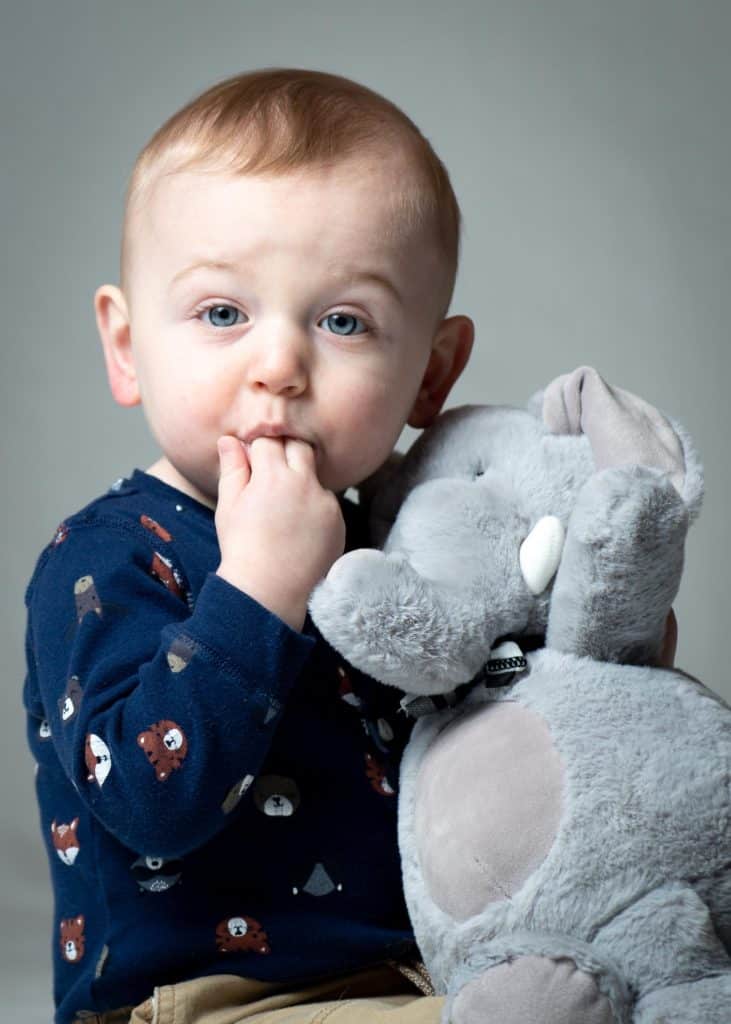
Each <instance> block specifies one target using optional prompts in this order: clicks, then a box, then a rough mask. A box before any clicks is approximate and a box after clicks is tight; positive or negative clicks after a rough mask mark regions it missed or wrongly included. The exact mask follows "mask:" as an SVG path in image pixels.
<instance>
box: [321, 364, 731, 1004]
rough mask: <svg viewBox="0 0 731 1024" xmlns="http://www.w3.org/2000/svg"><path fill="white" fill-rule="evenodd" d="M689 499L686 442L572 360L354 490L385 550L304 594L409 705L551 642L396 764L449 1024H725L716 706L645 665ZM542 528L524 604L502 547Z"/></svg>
mask: <svg viewBox="0 0 731 1024" xmlns="http://www.w3.org/2000/svg"><path fill="white" fill-rule="evenodd" d="M597 396H598V397H597ZM594 402H596V403H598V404H597V405H596V406H593V405H592V403H594ZM542 408H545V409H547V410H548V417H547V418H548V419H549V421H553V423H554V426H555V424H556V422H559V423H560V424H563V429H571V430H574V431H575V430H576V429H578V428H583V429H586V430H588V431H589V434H588V435H587V434H576V433H573V434H555V433H552V432H551V431H550V430H549V429H548V428H547V427H546V425H545V424H544V422H542V420H541V418H540V417H539V415H538V412H539V410H540V409H542ZM577 425H578V426H577ZM615 427H616V430H617V436H618V437H619V438H620V441H621V443H620V444H619V445H618V447H617V448H616V449H614V448H613V445H612V436H613V429H614V428H615ZM633 451H634V452H636V453H637V459H636V461H633V460H632V458H631V454H632V452H633ZM596 453H599V455H598V457H596V462H595V455H596ZM653 463H654V464H653ZM597 464H599V465H600V467H601V468H597ZM702 492H703V476H702V469H701V466H700V462H699V460H698V458H697V455H696V453H695V449H694V446H693V444H692V441H691V439H690V437H689V436H688V435H687V433H686V432H685V431H684V430H683V428H682V427H680V425H679V424H677V423H675V422H674V421H672V420H670V419H669V418H668V417H665V416H663V415H662V414H661V413H659V412H657V411H656V410H653V409H652V408H651V407H650V406H648V405H647V403H644V402H642V401H641V400H639V399H635V398H634V396H632V395H630V394H629V393H627V392H620V391H617V392H616V393H615V392H613V390H612V389H611V388H609V387H608V386H607V385H605V384H604V382H603V381H601V378H598V375H596V373H595V371H592V370H590V369H588V368H580V370H579V371H575V373H574V374H573V375H568V376H567V377H563V378H559V379H558V381H557V382H554V383H553V384H552V385H550V386H549V388H548V389H547V390H546V393H545V395H542V396H534V398H533V399H531V401H530V403H529V409H528V410H527V411H526V410H519V409H513V408H508V407H481V406H471V407H470V406H468V407H463V408H461V409H454V410H451V411H450V412H447V413H444V414H443V415H442V416H441V417H440V418H439V420H438V421H437V423H436V424H435V425H434V426H433V427H431V428H430V429H429V430H427V431H425V432H424V433H423V434H422V436H421V437H420V438H419V440H418V441H417V442H416V444H415V445H414V446H413V447H412V449H411V450H410V451H409V452H408V453H407V455H406V456H405V457H403V459H400V460H394V462H393V464H392V465H391V466H390V467H388V468H387V470H385V471H384V472H383V473H382V474H381V476H380V478H379V481H378V486H377V487H376V488H375V489H374V490H373V491H372V492H371V494H372V515H373V523H374V528H375V530H376V531H377V532H378V536H379V538H380V541H381V543H382V547H383V550H382V551H372V550H369V551H354V552H351V553H349V554H348V555H345V556H344V557H343V558H342V559H340V560H339V561H338V562H337V563H336V564H335V565H334V566H333V569H332V570H331V572H330V574H329V575H328V578H327V579H326V580H325V581H323V582H322V583H321V584H320V585H319V586H318V588H316V590H315V592H314V593H313V595H312V599H311V602H310V611H311V614H312V617H313V619H314V621H315V622H316V624H317V625H318V627H319V628H320V630H321V632H322V633H323V635H324V636H325V637H326V638H327V639H328V640H329V642H330V643H332V644H333V646H334V647H336V648H337V649H338V650H339V651H340V653H341V654H343V655H344V657H346V658H347V659H348V660H349V661H350V662H351V663H352V664H354V665H356V666H357V667H358V668H361V669H363V670H365V671H367V672H369V673H371V674H372V675H373V676H375V677H376V678H378V679H380V680H382V681H383V682H385V683H388V684H390V685H394V686H399V687H400V688H401V689H403V690H405V691H407V692H411V693H420V694H437V693H448V692H449V691H452V690H453V689H454V688H455V687H456V686H457V685H459V684H461V683H464V682H466V681H468V680H471V679H472V678H473V677H474V676H475V674H476V673H477V672H478V671H479V670H480V669H481V667H482V666H483V665H484V663H485V661H486V659H487V656H488V653H489V651H490V648H491V647H492V646H493V644H494V643H495V641H496V639H498V638H500V637H504V636H506V635H510V636H512V637H516V638H518V640H520V637H522V636H523V637H524V636H535V635H536V634H545V636H546V646H545V648H542V649H539V650H536V651H534V652H533V653H531V654H529V655H528V668H527V670H526V671H525V672H523V673H521V674H519V675H517V676H516V677H515V678H514V679H509V681H508V683H507V685H504V686H501V687H499V688H488V687H486V686H485V685H483V684H481V683H478V684H476V685H474V686H473V688H472V689H471V690H470V691H469V693H468V695H467V697H466V698H465V699H464V700H463V701H462V703H460V704H459V705H457V706H456V707H451V708H449V709H447V710H445V711H441V712H436V713H434V714H430V715H427V716H426V717H424V718H421V719H419V721H417V723H416V725H415V727H414V731H413V734H412V738H411V741H410V743H409V745H408V747H407V750H406V753H405V755H404V759H403V764H402V774H401V789H400V824H399V830H400V833H399V842H400V848H401V854H402V861H403V872H404V886H405V892H406V898H407V902H408V906H409V911H410V913H411V917H412V921H413V925H414V929H415V934H416V936H417V941H418V942H419V945H420V948H421V951H422V955H423V957H424V961H425V963H426V965H427V967H428V968H429V970H430V973H431V975H432V978H433V981H434V983H435V986H436V988H437V990H438V991H440V992H446V993H448V996H449V998H448V1000H447V1004H446V1008H445V1015H444V1020H445V1021H450V1022H452V1024H478V1022H482V1021H483V1020H485V1016H484V1015H485V1013H487V1012H488V1010H489V1012H490V1013H491V1014H492V1018H491V1019H495V1018H494V1014H495V1013H496V1012H498V1011H496V1009H495V1008H496V1007H497V1008H498V1010H499V1012H498V1017H499V1020H500V1022H501V1024H518V1022H519V1021H521V1022H522V1021H525V1020H528V1019H530V1020H533V1019H535V1020H536V1021H539V1020H540V1021H541V1024H553V1022H554V1021H555V1024H580V1022H582V1021H583V1022H586V1021H587V1020H588V1019H592V1020H596V1021H602V1022H604V1021H607V1022H608V1021H610V1020H611V1021H614V1022H617V1024H618V1022H627V1024H628V1022H630V1021H633V1022H635V1024H650V1022H655V1024H657V1022H659V1021H673V1022H675V1021H677V1022H680V1021H683V1022H684V1024H701V1022H703V1024H723V1022H728V1021H729V1020H731V958H730V955H729V954H730V942H731V813H730V812H731V789H730V787H731V709H729V708H728V706H727V705H726V704H725V703H724V702H723V701H722V700H721V699H720V698H719V697H718V696H716V695H715V694H714V693H713V692H712V691H710V690H708V689H707V688H705V687H704V686H703V685H702V684H701V683H699V682H698V681H697V680H694V679H693V678H692V677H689V676H687V675H686V674H685V673H682V672H678V671H672V670H667V669H661V668H654V667H652V665H653V663H655V662H656V661H657V657H658V654H659V651H660V647H661V642H662V637H663V625H664V621H665V617H666V615H667V613H668V611H669V609H670V607H671V604H672V601H673V599H674V598H675V595H676V593H677V589H678V585H679V582H680V577H681V573H682V566H683V550H684V542H685V536H686V532H687V529H688V524H689V522H690V521H691V520H692V519H693V518H694V517H695V516H696V515H697V514H698V511H699V508H700V503H701V499H702ZM546 515H553V516H557V517H558V518H559V519H560V520H561V522H562V524H563V526H564V528H565V531H566V540H565V546H564V549H563V554H562V558H561V561H560V564H559V567H558V571H557V573H556V576H555V579H554V580H553V581H552V583H551V584H549V586H548V588H547V589H546V591H545V592H543V593H542V594H539V595H533V594H532V593H531V592H530V589H529V588H528V587H527V586H526V583H525V581H524V580H523V578H522V575H521V571H520V564H519V557H518V554H519V550H520V545H521V543H522V541H523V540H524V539H525V537H526V536H527V535H528V533H529V532H530V530H531V529H532V527H533V526H534V525H535V523H536V522H537V521H538V520H539V519H540V518H541V517H543V516H546ZM518 794H519V797H518ZM567 964H568V965H569V966H568V967H567ZM498 967H499V968H500V970H497V968H498ZM582 978H583V979H584V981H582ZM518 993H520V995H519V997H518V995H517V994H518ZM588 1006H591V1012H589V1010H588V1009H587V1007H588ZM551 1007H553V1009H551ZM537 1008H538V1009H537ZM531 1014H533V1016H530V1015H531ZM536 1014H537V1015H536ZM541 1014H543V1015H542V1016H541ZM592 1014H593V1016H591V1015H592ZM587 1015H588V1016H587Z"/></svg>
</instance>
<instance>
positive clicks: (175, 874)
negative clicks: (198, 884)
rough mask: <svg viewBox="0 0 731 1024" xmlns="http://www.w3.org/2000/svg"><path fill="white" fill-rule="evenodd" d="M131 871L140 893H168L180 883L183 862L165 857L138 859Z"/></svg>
mask: <svg viewBox="0 0 731 1024" xmlns="http://www.w3.org/2000/svg"><path fill="white" fill-rule="evenodd" d="M130 870H131V871H132V877H133V878H134V879H135V881H136V882H137V884H138V885H139V887H140V892H167V891H168V889H172V887H173V886H174V885H175V883H176V882H178V881H180V876H181V874H182V873H183V862H182V860H180V859H178V860H165V859H164V858H163V857H138V858H137V860H136V861H135V862H134V864H133V865H132V867H131V869H130Z"/></svg>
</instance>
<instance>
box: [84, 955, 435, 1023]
mask: <svg viewBox="0 0 731 1024" xmlns="http://www.w3.org/2000/svg"><path fill="white" fill-rule="evenodd" d="M430 990H431V986H430V985H429V982H428V979H427V978H426V976H425V972H424V969H423V967H422V966H421V965H416V966H414V967H412V966H410V965H403V964H398V965H396V964H394V965H387V964H384V965H382V966H379V967H373V968H369V969H367V970H363V971H358V972H357V973H355V974H348V975H341V976H338V977H335V978H330V979H327V980H325V981H320V982H318V983H317V984H315V985H309V986H307V987H306V988H302V989H297V990H293V989H287V988H286V987H284V986H282V985H278V984H271V983H269V982H264V981H253V980H250V979H247V978H239V977H236V976H235V975H231V974H216V975H211V976H209V977H205V978H194V979H192V980H191V981H183V982H180V983H179V984H177V985H163V986H161V987H160V988H156V989H155V992H154V995H153V996H151V997H150V999H147V1000H146V1001H145V1002H144V1003H141V1004H140V1005H139V1006H135V1007H133V1008H132V1007H127V1008H126V1009H123V1010H115V1011H114V1012H112V1013H104V1014H99V1015H98V1016H97V1017H96V1021H94V1018H92V1019H91V1021H90V1020H89V1019H88V1018H86V1019H85V1020H84V1021H83V1022H79V1024H239V1022H240V1021H251V1022H252V1024H325V1022H327V1024H439V1019H440V1015H441V1011H442V1007H443V1005H444V997H443V996H434V995H425V994H424V993H425V992H429V991H430Z"/></svg>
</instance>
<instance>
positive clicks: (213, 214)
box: [138, 154, 423, 262]
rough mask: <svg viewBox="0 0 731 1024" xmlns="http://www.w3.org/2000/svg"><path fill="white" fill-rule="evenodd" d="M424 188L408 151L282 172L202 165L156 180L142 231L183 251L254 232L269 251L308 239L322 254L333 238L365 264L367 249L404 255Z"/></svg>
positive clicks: (336, 253) (159, 246) (163, 246)
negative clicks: (411, 171)
mask: <svg viewBox="0 0 731 1024" xmlns="http://www.w3.org/2000/svg"><path fill="white" fill-rule="evenodd" d="M415 191H418V183H414V184H410V183H409V181H408V169H407V166H406V163H405V161H404V158H403V156H402V155H400V154H392V155H391V157H390V158H382V159H381V158H377V157H376V156H375V155H370V156H365V157H363V158H359V159H351V160H349V161H340V162H338V163H334V164H332V165H330V166H326V167H315V168H309V167H305V168H299V169H296V170H293V171H290V172H286V173H279V174H276V175H271V174H265V173H257V174H254V175H251V174H249V175H247V174H241V173H239V174H232V173H231V172H229V171H226V170H225V169H217V168H212V169H207V168H200V169H195V168H194V169H190V170H181V171H173V172H172V173H166V174H163V175H161V176H160V177H159V179H158V180H156V181H155V182H154V183H153V184H152V186H151V188H150V191H149V194H148V197H147V201H146V203H145V211H144V216H141V217H140V218H139V224H138V230H139V231H140V233H141V234H142V235H146V236H147V238H148V241H149V242H150V244H151V245H152V248H153V249H156V250H158V251H159V252H160V253H162V252H163V251H165V250H169V251H171V252H172V255H173V256H174V257H176V258H177V257H178V256H180V255H181V254H183V253H187V252H188V251H190V252H191V253H192V252H194V251H196V252H201V251H206V250H207V251H209V252H216V253H217V254H220V255H221V256H222V257H225V255H226V251H227V250H231V252H230V255H234V250H235V249H236V248H238V247H239V246H240V247H241V248H242V249H244V248H245V247H246V246H245V242H246V240H247V239H248V240H249V241H250V242H251V243H252V245H254V243H255V244H256V246H258V247H260V249H262V250H265V249H266V247H267V246H270V247H275V246H277V245H280V246H283V245H287V244H289V245H292V246H296V245H298V244H300V243H301V244H302V245H303V247H306V248H307V250H308V251H313V252H314V249H315V247H317V248H318V250H319V251H324V250H325V249H326V248H327V247H328V246H329V247H330V248H331V249H332V253H333V259H336V260H340V259H343V258H349V259H350V260H351V261H352V262H357V261H358V258H359V255H360V254H361V253H363V252H364V251H367V252H368V254H369V255H370V256H374V255H375V256H377V257H378V258H380V259H383V260H385V261H389V260H402V259H403V257H404V256H405V255H406V254H407V252H408V250H409V249H410V248H411V247H413V245H414V242H415V239H416V237H417V236H418V235H419V233H420V231H421V230H422V229H423V225H420V224H419V223H418V217H417V216H415V212H414V209H415V208H414V204H413V201H412V196H413V194H414V192H415ZM140 212H141V211H140ZM303 251H304V249H303Z"/></svg>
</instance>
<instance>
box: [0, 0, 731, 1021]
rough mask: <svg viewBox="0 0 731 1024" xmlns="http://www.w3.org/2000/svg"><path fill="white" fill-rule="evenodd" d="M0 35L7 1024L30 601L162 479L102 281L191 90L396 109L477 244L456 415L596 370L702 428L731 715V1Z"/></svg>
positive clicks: (117, 23) (21, 884) (174, 0)
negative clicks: (149, 147) (278, 75)
mask: <svg viewBox="0 0 731 1024" xmlns="http://www.w3.org/2000/svg"><path fill="white" fill-rule="evenodd" d="M0 40H1V42H0V104H1V105H2V107H1V116H2V124H1V125H0V127H1V128H2V136H1V137H0V153H2V174H3V188H2V190H1V191H0V204H1V216H2V222H1V223H2V233H3V239H4V242H5V245H4V247H3V250H4V251H3V272H2V275H1V278H0V287H1V288H2V307H1V308H2V325H3V337H2V347H1V351H2V399H3V400H2V406H1V407H2V418H3V423H2V437H3V443H2V450H3V455H4V461H5V465H4V475H5V479H6V481H7V489H6V495H7V500H6V501H5V503H4V504H5V508H6V509H7V515H8V521H7V523H6V526H5V528H4V530H3V536H4V537H5V541H6V544H5V558H4V564H5V566H6V569H7V576H6V585H5V588H4V605H5V606H4V610H3V615H2V629H3V638H4V643H3V649H4V651H5V671H4V675H5V681H4V686H3V688H2V697H1V699H2V706H1V707H0V729H1V730H2V746H1V749H2V751H3V757H4V770H3V771H2V773H1V775H0V787H2V788H1V792H2V800H3V803H2V810H3V816H2V822H3V829H2V836H3V839H2V866H1V867H2V870H1V872H0V919H1V920H2V924H3V926H2V929H1V931H0V935H1V936H2V937H1V938H0V942H1V943H2V951H1V953H0V972H2V975H1V977H2V990H3V992H2V995H3V1004H4V1009H3V1019H7V1020H10V1019H13V1020H15V1019H18V1020H20V1019H22V1020H23V1021H24V1024H41V1022H43V1021H47V1020H48V1019H49V1018H50V1014H51V1010H50V1006H51V1001H50V977H49V969H50V968H49V964H50V944H51V941H54V942H55V941H56V936H55V934H54V935H53V936H52V937H51V933H50V927H51V909H52V908H51V901H50V891H49V886H48V876H47V867H46V863H45V855H44V853H43V851H42V848H41V843H40V837H39V832H38V824H37V814H36V809H35V804H34V797H33V764H32V761H31V758H30V755H29V753H28V752H27V749H26V746H25V737H24V722H23V717H22V713H21V704H20V694H21V687H22V682H23V677H24V664H23V629H24V613H23V591H24V587H25V584H26V582H27V580H28V577H29V575H30V572H31V570H32V567H33V564H34V562H35V559H36V557H37V555H38V553H39V551H40V549H41V547H42V546H43V545H44V544H45V543H46V542H47V541H48V540H49V539H50V537H51V535H52V532H53V530H54V528H55V526H56V525H57V523H58V522H59V521H60V520H61V519H62V518H63V517H64V515H66V514H68V513H70V512H72V511H74V510H76V509H77V508H79V507H80V506H81V505H82V504H84V503H86V502H87V501H88V500H90V499H91V498H92V497H94V496H95V495H97V494H98V493H99V492H100V491H101V490H103V489H105V488H106V487H107V486H108V485H109V484H110V483H111V482H112V481H113V480H114V479H115V478H116V477H117V476H119V475H121V474H124V473H127V472H129V471H130V470H131V469H132V468H133V467H134V466H139V467H140V468H145V467H146V466H147V465H149V464H150V463H151V462H152V461H153V460H154V459H155V458H156V451H155V448H154V446H153V444H152V442H151V441H150V440H149V438H148V437H147V434H146V428H145V425H144V422H143V419H142V415H141V413H140V412H139V410H123V409H121V408H118V407H117V406H115V405H114V404H113V402H112V400H111V398H110V396H109V394H108V392H107V389H106V382H105V376H104V370H103V363H102V357H101V349H100V347H99V344H98V341H97V338H96V328H95V324H94V319H93V311H92V295H93V292H94V289H95V288H96V286H97V285H99V284H101V283H102V282H105V281H117V279H118V278H117V275H118V264H117V253H118V240H119V228H120V219H121V203H122V195H123V189H124V185H125V180H126V176H127V174H128V173H129V170H130V168H131V166H132V162H133V160H134V157H135V154H136V153H137V151H138V150H139V148H140V147H141V146H142V145H143V143H144V142H145V141H146V140H147V138H148V137H149V136H150V135H151V133H152V132H153V131H154V130H155V128H157V127H158V125H159V124H160V123H161V122H162V120H164V119H165V118H166V117H167V116H168V115H169V114H170V113H171V112H172V111H173V110H174V109H176V108H177V107H179V106H180V105H181V104H182V103H183V102H184V101H186V100H188V99H189V98H190V97H192V96H193V95H194V94H195V93H197V92H198V91H200V90H201V89H203V88H204V87H206V86H208V85H210V84H212V83H213V82H214V81H217V80H219V79H220V78H222V77H224V76H226V75H229V74H233V73H235V72H238V71H240V70H244V69H251V68H254V67H261V66H267V65H269V66H271V65H297V66H302V67H312V68H319V69H323V70H328V71H334V72H337V73H341V74H346V75H349V76H351V77H353V78H356V79H358V80H360V81H362V82H364V83H365V84H367V85H370V86H371V87H373V88H375V89H377V90H378V91H381V92H383V93H385V94H386V95H387V96H389V97H391V98H392V99H393V100H395V101H396V102H397V103H398V104H400V105H401V106H402V107H403V108H404V109H405V110H406V111H407V113H409V114H410V115H411V116H412V117H413V118H414V120H415V121H416V122H417V124H419V126H420V127H421V129H422V131H423V132H424V133H425V134H426V135H427V136H428V137H429V138H430V139H431V141H432V143H433V144H434V146H435V148H436V150H437V151H438V152H439V154H440V155H441V156H442V158H443V159H444V161H445V162H446V164H447V166H448V168H449V170H450V172H451V174H452V178H453V182H454V186H455V189H456V191H457V193H458V196H459V198H460V201H461V205H462V209H463V212H464V217H465V222H466V230H465V234H464V248H463V257H462V265H461V271H460V276H459V281H458V287H457V291H456V295H455V300H454V303H453V306H452V312H453V313H457V312H461V313H467V314H469V315H470V316H472V317H473V319H474V320H475V322H476V327H477V345H476V350H475V353H474V356H473V358H472V361H471V364H470V366H469V368H468V371H467V373H466V375H465V376H464V378H463V379H462V381H461V382H460V383H459V385H458V387H457V388H456V390H455V392H454V393H453V397H452V399H451V401H450V404H461V403H464V402H480V401H518V402H522V401H523V400H524V399H525V398H526V397H527V396H528V395H529V394H530V393H531V392H532V391H533V390H534V389H536V388H537V387H539V386H541V385H542V384H544V383H545V382H547V381H548V380H549V379H550V378H551V377H552V376H554V375H555V374H556V373H559V372H564V371H567V370H570V369H572V368H573V367H574V366H576V365H579V364H580V363H590V364H593V365H594V366H596V367H597V368H598V369H599V370H600V371H601V372H602V373H603V374H604V375H605V376H606V377H607V379H608V380H609V381H611V382H613V383H615V384H619V385H622V386H624V387H626V388H629V389H630V390H635V391H637V392H639V393H640V394H641V395H643V396H645V397H646V398H648V399H649V400H650V401H652V402H654V403H655V404H657V405H659V406H660V407H661V408H663V409H665V410H667V411H670V412H672V413H673V414H675V415H676V416H677V417H678V418H679V419H680V420H681V421H682V422H684V423H685V425H686V426H687V427H688V428H689V429H690V430H691V432H692V433H693V434H694V435H695V437H696V439H697V441H698V444H699V447H700V451H701V454H702V456H703V457H704V461H705V466H706V480H707V498H706V505H705V509H704V511H703V514H702V516H701V519H700V521H699V523H698V524H697V526H696V527H695V529H694V531H693V534H692V538H691V540H690V543H689V550H688V561H687V571H686V575H685V580H684V584H683V588H682V591H681V594H680V596H679V599H678V602H677V606H676V607H677V612H678V618H679V622H680V646H679V652H678V663H679V664H680V665H681V666H683V667H685V668H687V669H688V670H690V671H692V672H694V673H695V674H698V675H700V676H701V677H703V678H704V679H705V680H706V681H707V682H708V683H709V684H710V685H711V686H713V687H714V688H716V689H717V690H718V691H719V692H721V693H724V694H725V695H726V696H727V697H731V685H730V683H729V679H728V674H727V668H726V656H725V654H724V644H725V641H726V638H727V634H726V630H727V628H728V625H727V621H728V616H727V611H726V606H725V597H726V591H725V590H724V587H725V585H726V584H727V582H728V580H729V575H730V574H731V556H730V555H729V548H728V545H727V544H726V542H725V541H724V540H723V538H724V532H723V531H724V529H725V526H724V523H725V522H726V519H727V509H728V506H729V497H730V493H729V491H730V488H729V483H730V480H731V473H729V466H728V459H727V445H728V440H729V426H730V423H731V417H730V415H729V405H728V394H727V392H728V384H729V369H730V367H731V359H730V355H729V340H728V328H727V324H728V322H729V319H731V298H730V290H731V287H730V285H731V282H730V281H729V270H730V269H731V266H730V264H731V260H730V258H729V257H730V251H729V250H730V239H731V203H730V201H729V194H728V183H729V157H730V155H731V148H730V144H729V120H728V110H729V96H731V61H729V59H728V54H729V49H730V44H731V4H729V3H727V2H724V0H719V2H713V0H687V2H686V3H680V2H676V0H603V2H593V0H576V2H570V0H567V2H563V0H546V2H543V3H541V2H536V3H535V4H530V5H528V4H525V3H522V2H516V0H504V2H502V3H499V2H489V0H487V2H486V0H452V2H451V3H448V4H444V3H438V2H436V0H429V2H418V0H368V2H367V3H362V4H361V3H353V2H349V0H308V2H306V3H302V2H299V0H298V2H295V0H285V2H282V3H275V2H273V0H250V2H244V0H206V2H205V3H195V2H193V0H164V2H163V0H152V2H151V3H150V2H148V3H144V4H143V3H141V2H140V3H132V2H130V0H127V2H126V3H119V2H117V0H114V2H112V0H88V2H82V0H43V2H38V0H24V2H23V4H22V5H21V4H12V5H11V4H9V3H6V4H4V5H3V10H2V21H1V22H0ZM326 226H327V225H326V214H324V215H323V228H324V229H325V228H326ZM411 433H412V432H407V433H406V434H405V436H404V438H403V444H406V443H408V441H409V440H410V437H411ZM6 993H7V995H6ZM8 996H9V998H10V1005H9V1004H8ZM10 1006H14V1008H15V1010H14V1012H11V1011H10Z"/></svg>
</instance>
